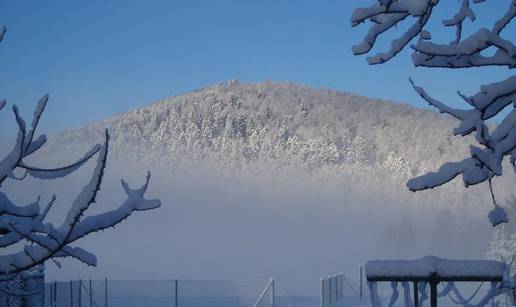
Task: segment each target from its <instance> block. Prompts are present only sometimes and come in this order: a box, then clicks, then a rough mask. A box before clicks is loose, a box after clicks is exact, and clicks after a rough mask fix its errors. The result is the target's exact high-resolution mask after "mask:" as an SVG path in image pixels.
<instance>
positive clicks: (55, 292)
mask: <svg viewBox="0 0 516 307" xmlns="http://www.w3.org/2000/svg"><path fill="white" fill-rule="evenodd" d="M56 306H57V281H54V307H56Z"/></svg>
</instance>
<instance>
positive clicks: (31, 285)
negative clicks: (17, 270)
mask: <svg viewBox="0 0 516 307" xmlns="http://www.w3.org/2000/svg"><path fill="white" fill-rule="evenodd" d="M43 283H44V274H43V267H42V266H38V267H36V268H35V269H33V270H30V271H27V272H24V273H22V274H20V275H18V276H17V277H16V278H14V279H12V280H9V281H4V282H1V283H0V288H1V289H0V306H2V307H41V302H42V301H43Z"/></svg>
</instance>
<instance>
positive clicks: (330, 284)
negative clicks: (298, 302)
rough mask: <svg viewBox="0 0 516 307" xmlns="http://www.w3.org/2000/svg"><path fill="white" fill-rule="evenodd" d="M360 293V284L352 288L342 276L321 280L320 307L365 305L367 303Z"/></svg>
mask: <svg viewBox="0 0 516 307" xmlns="http://www.w3.org/2000/svg"><path fill="white" fill-rule="evenodd" d="M362 292H363V290H362V287H361V285H360V282H359V285H355V286H353V285H352V283H351V282H350V281H349V280H348V278H346V276H344V274H337V275H332V276H328V277H326V278H321V306H322V307H330V306H332V307H336V306H347V307H353V306H359V305H367V304H368V303H369V301H368V299H367V297H364V296H363V295H362Z"/></svg>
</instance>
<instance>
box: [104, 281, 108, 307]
mask: <svg viewBox="0 0 516 307" xmlns="http://www.w3.org/2000/svg"><path fill="white" fill-rule="evenodd" d="M104 288H105V289H104V306H105V307H108V286H107V277H106V279H105V280H104Z"/></svg>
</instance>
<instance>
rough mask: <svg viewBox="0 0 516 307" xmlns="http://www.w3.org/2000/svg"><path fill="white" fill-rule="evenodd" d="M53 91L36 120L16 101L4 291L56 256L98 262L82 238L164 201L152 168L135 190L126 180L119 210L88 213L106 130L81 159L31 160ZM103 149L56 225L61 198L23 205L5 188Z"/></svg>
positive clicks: (1, 265)
mask: <svg viewBox="0 0 516 307" xmlns="http://www.w3.org/2000/svg"><path fill="white" fill-rule="evenodd" d="M5 31H6V29H5V27H2V28H1V29H0V40H1V38H3V34H4V33H5ZM47 101H48V95H45V96H43V98H41V99H40V101H39V102H38V105H37V108H36V110H35V112H34V115H33V118H32V123H31V125H30V126H27V125H26V123H25V121H24V120H23V119H22V117H21V116H20V114H19V112H18V108H17V107H16V106H15V105H13V106H12V112H13V114H14V118H15V119H16V124H17V130H18V133H17V137H16V140H15V143H14V146H13V147H12V149H11V150H10V152H9V153H8V154H7V155H6V156H5V157H4V158H3V159H2V160H0V250H1V251H2V255H0V291H2V290H5V289H2V287H3V284H2V283H1V281H8V280H12V279H14V278H16V277H17V276H19V274H21V273H23V272H26V271H28V270H31V269H32V268H35V267H38V266H40V265H42V264H44V263H45V262H46V261H48V260H52V261H54V262H55V263H57V264H58V262H57V260H56V258H62V257H72V258H75V259H78V260H79V261H81V262H83V263H85V264H87V265H91V266H95V265H96V264H97V258H96V257H95V255H94V254H92V253H90V252H88V251H86V250H84V249H82V248H80V247H77V246H75V245H74V244H75V243H76V241H78V240H79V239H81V238H83V237H85V236H87V235H89V234H92V233H93V232H97V231H100V230H103V229H106V228H109V227H114V226H115V225H117V224H118V223H120V222H122V221H123V220H125V219H126V218H127V217H129V216H130V215H131V214H132V213H133V212H135V211H146V210H151V209H155V208H157V207H159V206H160V201H159V200H156V199H154V200H148V199H145V198H144V196H145V192H146V190H147V187H148V183H149V179H150V173H148V174H147V179H146V182H145V184H144V185H143V186H142V187H140V188H137V189H132V188H130V187H129V185H128V184H127V183H126V182H125V181H123V180H122V187H123V189H124V190H125V193H126V194H127V199H126V200H125V201H124V202H123V203H122V204H120V205H119V206H118V207H117V208H116V209H114V210H111V211H108V212H105V213H101V214H96V215H88V216H86V213H87V210H88V209H90V208H91V207H92V206H93V205H94V203H95V202H96V197H97V193H98V192H99V190H100V188H101V183H102V178H103V176H104V170H105V167H106V161H107V155H108V145H109V134H108V133H107V131H106V133H105V141H104V143H103V144H102V145H95V146H94V147H93V148H92V149H91V150H90V151H89V152H87V153H86V154H85V155H84V156H83V157H82V158H81V159H79V160H78V161H77V162H75V163H73V164H71V165H67V166H63V167H58V168H42V167H36V166H33V165H30V163H29V162H27V161H26V158H28V157H29V156H31V155H33V154H34V153H36V152H37V151H38V150H39V149H41V148H42V146H43V145H44V144H45V143H46V142H47V137H46V136H45V135H40V136H39V137H35V136H36V129H37V127H38V123H39V121H40V119H41V115H42V114H43V112H44V110H45V107H46V105H47ZM5 106H6V101H5V100H2V101H0V111H1V110H2V109H4V107H5ZM96 154H97V164H96V167H95V168H94V171H93V174H92V176H91V178H90V180H89V182H88V183H87V184H86V185H85V186H84V188H83V189H82V190H81V192H80V193H79V194H78V195H77V197H76V198H75V200H74V201H73V203H72V204H71V205H70V209H69V210H68V212H66V217H65V219H64V222H63V223H62V224H61V225H53V224H52V223H50V222H48V221H47V220H46V217H47V214H48V212H49V211H50V210H51V209H52V205H53V204H54V202H55V200H56V196H53V197H52V199H51V201H50V202H49V203H47V204H46V205H44V206H42V204H41V203H40V199H39V198H38V199H37V200H36V201H34V202H33V203H30V204H27V205H20V204H17V203H15V202H14V201H12V200H11V199H10V198H9V197H8V195H7V194H6V193H4V192H3V191H2V190H1V188H2V184H3V183H4V182H5V181H6V180H23V179H24V178H26V176H32V177H34V178H38V179H41V180H51V179H56V178H62V177H66V176H68V175H69V174H71V173H72V172H74V171H76V170H77V169H79V168H80V167H81V166H83V165H84V164H85V163H86V162H87V161H88V160H90V159H91V158H92V157H93V156H94V155H96Z"/></svg>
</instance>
